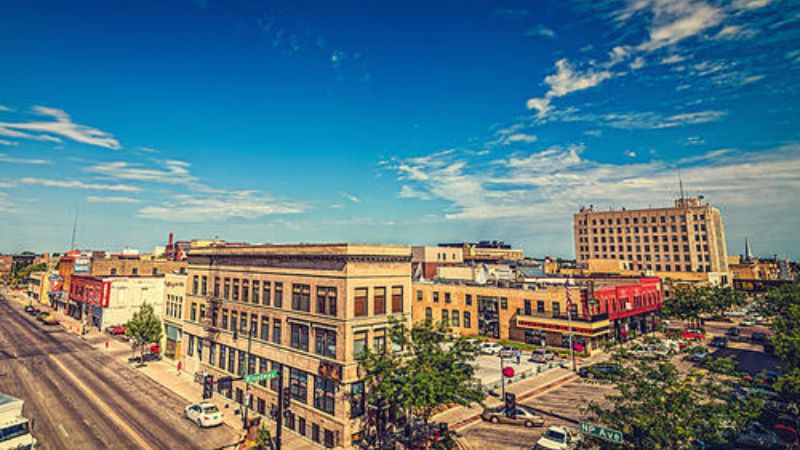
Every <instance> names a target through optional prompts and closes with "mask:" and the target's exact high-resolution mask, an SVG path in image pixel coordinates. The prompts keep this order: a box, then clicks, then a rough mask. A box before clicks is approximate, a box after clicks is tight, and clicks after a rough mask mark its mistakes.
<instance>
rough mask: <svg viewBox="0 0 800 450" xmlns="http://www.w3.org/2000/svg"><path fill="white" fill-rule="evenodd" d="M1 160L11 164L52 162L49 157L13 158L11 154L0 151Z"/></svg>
mask: <svg viewBox="0 0 800 450" xmlns="http://www.w3.org/2000/svg"><path fill="white" fill-rule="evenodd" d="M0 161H2V162H7V163H11V164H37V165H40V164H50V163H51V162H52V161H50V160H47V159H31V158H13V157H11V156H8V155H6V154H5V153H0Z"/></svg>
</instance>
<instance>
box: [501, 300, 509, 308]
mask: <svg viewBox="0 0 800 450" xmlns="http://www.w3.org/2000/svg"><path fill="white" fill-rule="evenodd" d="M500 309H508V299H507V298H505V297H500Z"/></svg>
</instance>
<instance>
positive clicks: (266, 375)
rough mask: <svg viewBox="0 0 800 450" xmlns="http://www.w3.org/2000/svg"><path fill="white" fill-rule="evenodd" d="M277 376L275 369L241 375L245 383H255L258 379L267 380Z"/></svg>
mask: <svg viewBox="0 0 800 450" xmlns="http://www.w3.org/2000/svg"><path fill="white" fill-rule="evenodd" d="M277 376H278V371H277V370H270V371H269V372H261V373H254V374H252V375H245V376H244V377H242V379H243V380H244V382H245V383H257V382H259V381H264V380H269V379H270V378H275V377H277Z"/></svg>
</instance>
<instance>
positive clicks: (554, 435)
mask: <svg viewBox="0 0 800 450" xmlns="http://www.w3.org/2000/svg"><path fill="white" fill-rule="evenodd" d="M544 437H546V438H547V439H550V440H551V441H556V442H559V443H561V442H564V439H565V438H566V436H565V435H564V433H562V432H560V431H556V430H547V431H545V433H544Z"/></svg>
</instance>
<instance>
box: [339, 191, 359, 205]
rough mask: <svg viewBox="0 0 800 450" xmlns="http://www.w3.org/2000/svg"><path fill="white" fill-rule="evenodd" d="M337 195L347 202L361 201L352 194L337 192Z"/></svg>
mask: <svg viewBox="0 0 800 450" xmlns="http://www.w3.org/2000/svg"><path fill="white" fill-rule="evenodd" d="M339 195H341V196H342V197H344V198H346V199H347V200H350V201H351V202H353V203H361V199H360V198H358V197H356V196H355V195H353V194H348V193H347V192H339Z"/></svg>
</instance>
